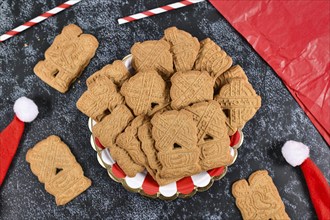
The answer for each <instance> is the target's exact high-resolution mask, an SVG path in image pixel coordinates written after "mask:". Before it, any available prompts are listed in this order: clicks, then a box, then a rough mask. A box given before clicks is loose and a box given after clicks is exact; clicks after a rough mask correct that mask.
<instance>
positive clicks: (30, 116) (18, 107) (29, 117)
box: [14, 96, 39, 122]
mask: <svg viewBox="0 0 330 220" xmlns="http://www.w3.org/2000/svg"><path fill="white" fill-rule="evenodd" d="M14 112H15V114H16V116H17V117H18V118H19V120H21V121H23V122H31V121H33V120H34V119H35V118H36V117H37V116H38V114H39V111H38V106H37V105H36V104H35V103H34V102H33V101H32V100H31V99H28V98H26V97H24V96H23V97H21V98H19V99H17V100H16V102H15V104H14Z"/></svg>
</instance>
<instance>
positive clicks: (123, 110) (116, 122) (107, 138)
mask: <svg viewBox="0 0 330 220" xmlns="http://www.w3.org/2000/svg"><path fill="white" fill-rule="evenodd" d="M133 118H134V116H133V114H132V112H131V111H130V110H129V109H128V108H127V106H126V105H118V106H117V107H116V108H114V110H113V111H112V112H111V114H109V115H107V116H106V117H105V118H104V119H103V120H102V121H101V122H99V123H97V124H96V125H94V127H93V135H94V136H95V137H97V138H98V139H99V141H100V142H101V144H102V145H103V146H105V147H108V148H111V147H112V146H113V145H114V144H115V141H116V138H117V136H118V135H119V134H120V133H121V132H122V131H123V130H124V129H125V128H126V127H127V125H128V124H129V123H130V121H131V120H133Z"/></svg>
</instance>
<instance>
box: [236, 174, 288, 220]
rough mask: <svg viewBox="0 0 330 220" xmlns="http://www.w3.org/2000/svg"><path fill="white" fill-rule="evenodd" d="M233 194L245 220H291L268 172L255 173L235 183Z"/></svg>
mask: <svg viewBox="0 0 330 220" xmlns="http://www.w3.org/2000/svg"><path fill="white" fill-rule="evenodd" d="M232 193H233V195H234V197H235V198H236V205H237V207H238V208H239V210H240V211H241V214H242V217H243V219H272V220H287V219H290V217H289V216H288V214H287V213H286V212H285V207H284V204H283V202H282V200H281V197H280V195H279V193H278V191H277V188H276V186H275V185H274V182H273V180H272V178H271V177H270V176H269V175H268V172H267V171H266V170H259V171H256V172H254V173H253V174H252V175H251V176H250V177H249V182H247V181H246V180H245V179H243V180H239V181H237V182H235V183H234V184H233V186H232Z"/></svg>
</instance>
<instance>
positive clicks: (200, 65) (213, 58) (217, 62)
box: [195, 38, 233, 80]
mask: <svg viewBox="0 0 330 220" xmlns="http://www.w3.org/2000/svg"><path fill="white" fill-rule="evenodd" d="M200 43H201V48H200V50H199V53H198V56H197V60H196V63H195V69H196V70H203V71H207V72H208V73H210V75H211V77H212V78H213V79H214V80H216V79H217V78H218V77H219V76H220V75H221V74H222V73H224V72H225V71H226V70H227V69H229V67H230V66H231V65H232V63H233V61H232V59H231V57H230V56H228V55H227V54H226V52H225V51H223V50H222V49H221V48H220V47H219V46H218V45H217V44H216V43H214V42H213V41H212V40H211V39H210V38H206V39H205V40H203V41H201V42H200Z"/></svg>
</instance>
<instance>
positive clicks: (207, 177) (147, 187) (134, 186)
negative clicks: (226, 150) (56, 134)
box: [88, 118, 243, 200]
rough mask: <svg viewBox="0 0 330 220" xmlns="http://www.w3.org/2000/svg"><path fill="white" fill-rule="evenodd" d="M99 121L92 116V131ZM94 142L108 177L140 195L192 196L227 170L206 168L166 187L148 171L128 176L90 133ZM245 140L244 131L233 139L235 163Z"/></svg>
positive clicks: (90, 126) (209, 185)
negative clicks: (160, 184)
mask: <svg viewBox="0 0 330 220" xmlns="http://www.w3.org/2000/svg"><path fill="white" fill-rule="evenodd" d="M95 124H96V122H95V121H93V120H92V119H91V118H90V119H89V121H88V127H89V129H90V131H91V132H92V127H93V126H94V125H95ZM90 141H91V145H92V147H93V149H94V150H95V151H96V152H97V160H98V162H99V163H100V164H101V166H102V167H104V168H105V169H107V171H108V174H109V176H110V177H111V178H112V179H113V180H114V181H116V182H119V183H121V184H122V185H123V186H124V187H125V188H126V189H127V190H129V191H131V192H138V193H140V194H141V195H144V196H147V197H151V198H160V199H164V200H172V199H175V198H177V197H181V198H187V197H191V196H193V195H194V194H195V193H196V192H197V191H205V190H207V189H209V188H210V187H211V186H212V184H213V182H214V181H215V180H219V179H221V178H222V177H223V176H224V175H225V174H226V172H227V166H224V167H219V168H215V169H212V170H208V171H203V172H201V173H199V174H196V175H193V176H189V177H185V178H183V179H181V180H178V181H177V182H173V183H170V184H168V185H165V186H159V185H158V184H157V182H156V181H155V180H153V178H152V177H151V176H150V174H148V173H147V172H146V171H144V172H142V173H138V174H137V175H136V176H135V177H128V176H126V174H125V173H124V172H123V171H122V169H121V168H120V167H119V166H118V164H117V163H116V161H115V160H114V159H112V157H111V155H110V151H109V149H108V148H105V147H103V146H102V144H101V143H100V142H99V140H98V139H97V138H96V137H94V136H93V135H91V140H90ZM242 142H243V133H242V132H241V131H240V130H239V131H237V132H236V133H235V134H234V135H233V136H231V139H230V146H231V150H232V151H231V153H232V156H233V162H232V164H233V163H234V162H235V160H236V158H237V154H238V152H237V148H239V147H240V146H241V144H242Z"/></svg>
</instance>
